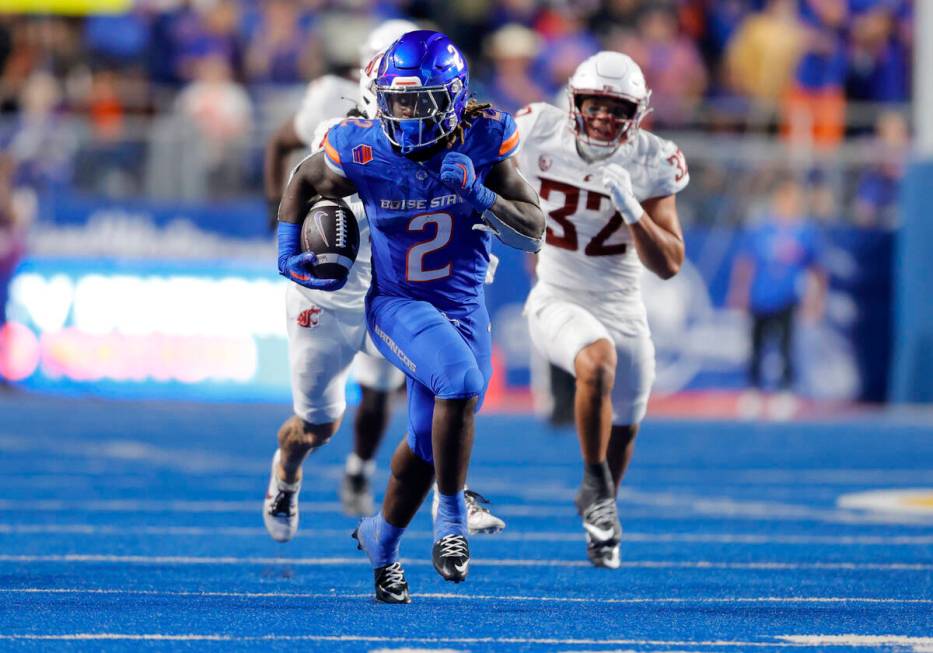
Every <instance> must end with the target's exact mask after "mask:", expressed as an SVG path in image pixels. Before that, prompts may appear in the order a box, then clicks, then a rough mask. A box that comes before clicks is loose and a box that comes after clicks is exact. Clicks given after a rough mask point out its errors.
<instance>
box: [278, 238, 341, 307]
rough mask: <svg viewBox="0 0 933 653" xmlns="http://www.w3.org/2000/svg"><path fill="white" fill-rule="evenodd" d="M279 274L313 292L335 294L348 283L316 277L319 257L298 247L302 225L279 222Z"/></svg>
mask: <svg viewBox="0 0 933 653" xmlns="http://www.w3.org/2000/svg"><path fill="white" fill-rule="evenodd" d="M278 237H279V274H281V275H282V276H283V277H285V278H286V279H288V280H289V281H294V282H295V283H297V284H298V285H300V286H304V287H305V288H310V289H311V290H325V291H327V292H334V291H335V290H340V289H341V288H343V287H344V285H346V283H347V277H344V278H342V279H320V278H318V277H316V276H314V266H315V265H316V264H317V257H316V256H315V255H314V252H302V251H300V248H299V246H298V243H299V239H300V237H301V225H300V224H292V223H290V222H279V229H278Z"/></svg>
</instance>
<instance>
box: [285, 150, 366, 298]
mask: <svg viewBox="0 0 933 653" xmlns="http://www.w3.org/2000/svg"><path fill="white" fill-rule="evenodd" d="M325 156H326V154H325V152H324V151H321V152H317V153H315V154H312V155H311V156H309V157H308V158H306V159H305V160H304V161H302V162H301V163H299V164H298V167H297V168H295V171H294V172H293V173H292V176H291V178H290V179H289V180H288V185H287V186H286V187H285V193H284V194H283V195H282V201H281V203H280V204H279V212H278V219H279V223H278V243H279V247H278V259H279V274H281V275H282V276H284V277H285V278H286V279H289V280H291V281H294V282H295V283H297V284H299V285H302V286H304V287H306V288H312V289H314V290H327V291H334V290H340V289H341V288H342V287H343V285H344V284H345V283H346V282H347V279H346V278H343V279H319V278H317V277H315V276H314V265H315V263H316V258H315V256H314V254H313V253H312V252H302V251H301V223H302V221H303V220H304V217H305V214H306V213H307V212H308V207H309V206H310V204H311V201H312V199H313V198H314V197H315V196H318V195H321V196H323V197H334V198H337V197H346V196H347V195H352V194H353V193H355V192H356V187H355V186H354V185H353V182H351V181H350V180H349V179H347V178H346V177H344V176H341V175H339V174H337V173H336V172H334V170H333V169H332V168H331V167H329V166H328V165H327V163H325Z"/></svg>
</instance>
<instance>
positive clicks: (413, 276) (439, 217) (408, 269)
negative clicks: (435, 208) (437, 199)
mask: <svg viewBox="0 0 933 653" xmlns="http://www.w3.org/2000/svg"><path fill="white" fill-rule="evenodd" d="M429 225H434V226H435V227H436V228H437V231H436V232H435V234H434V238H432V239H431V240H427V241H425V242H423V243H418V244H417V245H412V246H411V248H410V249H409V250H408V255H407V256H406V258H405V279H406V280H407V281H436V280H437V279H443V278H444V277H448V276H450V263H448V264H447V265H445V266H444V267H442V268H435V269H433V270H425V269H424V257H425V255H427V254H430V253H431V252H436V251H437V250H439V249H440V248H441V247H443V246H444V245H446V244H447V243H449V242H450V234H451V231H452V229H453V217H452V216H451V215H450V214H449V213H425V214H424V215H416V216H415V217H414V218H412V219H411V222H409V223H408V231H424V230H425V229H426V228H429Z"/></svg>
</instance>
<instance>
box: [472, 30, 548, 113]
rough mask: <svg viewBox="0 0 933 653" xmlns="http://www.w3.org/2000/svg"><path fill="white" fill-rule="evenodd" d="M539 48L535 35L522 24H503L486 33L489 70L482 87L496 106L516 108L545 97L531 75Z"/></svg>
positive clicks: (510, 109) (506, 109) (505, 108)
mask: <svg viewBox="0 0 933 653" xmlns="http://www.w3.org/2000/svg"><path fill="white" fill-rule="evenodd" d="M539 50H540V43H539V39H538V35H537V34H535V33H534V32H533V31H531V30H530V29H528V28H526V27H522V26H521V25H515V24H512V25H506V26H505V27H502V28H500V29H498V30H496V32H494V33H493V34H492V35H491V36H490V37H489V39H488V40H487V42H486V53H487V55H488V57H489V59H490V61H491V62H492V73H491V74H490V76H489V83H488V85H487V86H486V87H485V91H486V95H487V96H488V99H490V100H492V102H493V104H494V105H495V106H496V107H497V108H500V109H504V110H505V111H515V110H516V109H518V108H520V107H523V106H525V105H526V104H528V103H530V102H538V101H540V100H541V99H542V98H543V97H544V92H543V91H542V90H541V88H540V87H539V86H538V85H537V83H536V82H535V81H534V80H532V79H531V75H530V68H531V62H532V60H533V59H534V58H535V57H536V56H537V55H538V52H539Z"/></svg>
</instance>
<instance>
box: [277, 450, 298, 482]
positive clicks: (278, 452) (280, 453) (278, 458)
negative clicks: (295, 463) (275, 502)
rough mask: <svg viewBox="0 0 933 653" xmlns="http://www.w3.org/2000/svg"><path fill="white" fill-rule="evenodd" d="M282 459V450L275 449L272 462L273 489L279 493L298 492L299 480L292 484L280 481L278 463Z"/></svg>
mask: <svg viewBox="0 0 933 653" xmlns="http://www.w3.org/2000/svg"><path fill="white" fill-rule="evenodd" d="M281 457H282V450H281V449H276V451H275V457H274V458H273V459H272V460H273V466H274V467H273V468H274V469H275V474H273V477H274V478H275V487H276V489H277V490H278V491H279V492H299V491H300V490H301V479H298V480H297V481H295V482H294V483H286V482H285V481H283V480H282V477H281V476H280V475H279V461H280V460H281Z"/></svg>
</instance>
